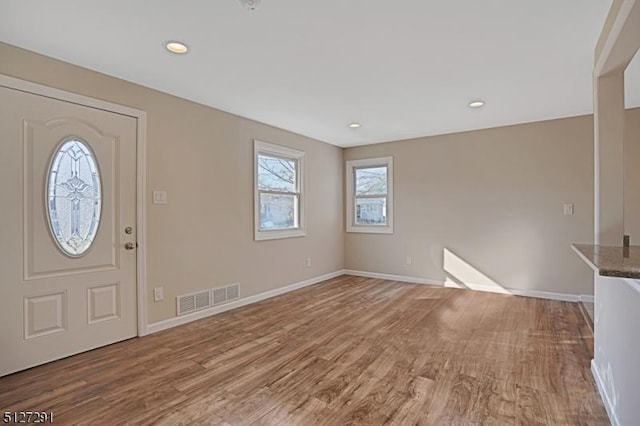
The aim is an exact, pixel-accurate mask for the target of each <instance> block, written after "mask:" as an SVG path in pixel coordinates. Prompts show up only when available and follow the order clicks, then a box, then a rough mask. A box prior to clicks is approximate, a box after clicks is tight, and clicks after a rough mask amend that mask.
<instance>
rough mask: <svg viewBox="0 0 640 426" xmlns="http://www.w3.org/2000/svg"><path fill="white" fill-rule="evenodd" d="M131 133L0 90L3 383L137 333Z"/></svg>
mask: <svg viewBox="0 0 640 426" xmlns="http://www.w3.org/2000/svg"><path fill="white" fill-rule="evenodd" d="M136 126H137V120H136V119H135V118H132V117H128V116H125V115H121V114H117V113H113V112H108V111H103V110H100V109H95V108H90V107H86V106H81V105H77V104H74V103H70V102H65V101H61V100H58V99H52V98H49V97H44V96H40V95H35V94H31V93H26V92H22V91H19V90H15V89H12V88H7V87H0V188H1V189H0V318H1V319H0V343H1V344H0V376H2V375H6V374H9V373H12V372H15V371H19V370H23V369H26V368H29V367H32V366H35V365H39V364H43V363H46V362H49V361H52V360H56V359H59V358H63V357H65V356H69V355H72V354H76V353H79V352H82V351H86V350H89V349H93V348H96V347H99V346H104V345H107V344H110V343H113V342H117V341H120V340H124V339H128V338H130V337H133V336H135V335H136V334H137V317H136V250H135V247H136V223H135V218H136V132H137V129H136Z"/></svg>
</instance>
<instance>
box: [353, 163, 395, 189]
mask: <svg viewBox="0 0 640 426" xmlns="http://www.w3.org/2000/svg"><path fill="white" fill-rule="evenodd" d="M355 170H356V195H385V194H386V193H387V167H386V166H383V167H369V168H366V169H365V168H362V169H355Z"/></svg>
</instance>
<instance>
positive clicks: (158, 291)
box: [153, 287, 164, 302]
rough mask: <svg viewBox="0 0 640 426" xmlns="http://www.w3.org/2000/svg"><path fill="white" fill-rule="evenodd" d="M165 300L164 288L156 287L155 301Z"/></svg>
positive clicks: (154, 290) (154, 292)
mask: <svg viewBox="0 0 640 426" xmlns="http://www.w3.org/2000/svg"><path fill="white" fill-rule="evenodd" d="M162 300H164V290H163V288H162V287H156V288H154V289H153V301H154V302H160V301H162Z"/></svg>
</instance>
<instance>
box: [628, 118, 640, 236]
mask: <svg viewBox="0 0 640 426" xmlns="http://www.w3.org/2000/svg"><path fill="white" fill-rule="evenodd" d="M624 233H625V234H626V235H630V236H631V244H633V245H636V246H637V245H640V108H634V109H632V110H628V111H627V116H626V120H625V134H624Z"/></svg>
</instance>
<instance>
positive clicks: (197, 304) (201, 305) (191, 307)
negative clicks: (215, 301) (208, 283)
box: [177, 290, 211, 315]
mask: <svg viewBox="0 0 640 426" xmlns="http://www.w3.org/2000/svg"><path fill="white" fill-rule="evenodd" d="M177 305H178V315H184V314H188V313H190V312H195V311H199V310H200V309H205V308H208V307H210V306H211V292H210V291H209V290H204V291H200V292H198V293H191V294H185V295H183V296H178V297H177Z"/></svg>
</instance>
